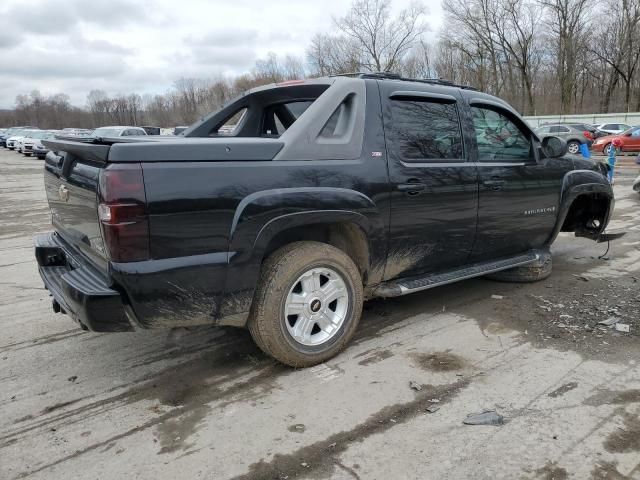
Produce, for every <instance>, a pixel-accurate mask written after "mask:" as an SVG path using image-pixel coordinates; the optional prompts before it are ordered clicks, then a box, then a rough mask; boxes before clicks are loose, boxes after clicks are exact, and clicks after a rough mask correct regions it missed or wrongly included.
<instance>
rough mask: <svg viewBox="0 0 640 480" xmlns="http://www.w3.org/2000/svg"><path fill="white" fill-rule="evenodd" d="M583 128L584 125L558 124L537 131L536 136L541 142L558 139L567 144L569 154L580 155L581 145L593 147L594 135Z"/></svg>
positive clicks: (545, 126) (539, 128)
mask: <svg viewBox="0 0 640 480" xmlns="http://www.w3.org/2000/svg"><path fill="white" fill-rule="evenodd" d="M575 125H577V126H579V127H583V126H584V124H562V123H556V124H553V125H544V126H542V127H538V128H537V129H535V130H534V131H535V133H536V135H538V137H539V138H540V140H544V139H545V138H547V137H558V138H561V139H563V140H564V141H565V142H567V148H568V150H569V153H571V154H573V155H576V154H578V153H580V145H581V144H586V145H587V147H590V146H591V143H592V142H593V135H592V134H591V132H590V131H589V130H586V129H584V128H578V127H576V126H575Z"/></svg>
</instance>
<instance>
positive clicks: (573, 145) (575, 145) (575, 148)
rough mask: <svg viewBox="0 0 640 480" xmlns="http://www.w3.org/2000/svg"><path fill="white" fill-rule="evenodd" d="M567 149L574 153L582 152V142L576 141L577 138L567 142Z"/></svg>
mask: <svg viewBox="0 0 640 480" xmlns="http://www.w3.org/2000/svg"><path fill="white" fill-rule="evenodd" d="M567 151H568V152H569V153H570V154H572V155H577V154H578V153H580V142H576V141H575V140H571V141H570V142H568V143H567Z"/></svg>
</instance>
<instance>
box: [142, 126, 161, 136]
mask: <svg viewBox="0 0 640 480" xmlns="http://www.w3.org/2000/svg"><path fill="white" fill-rule="evenodd" d="M142 128H143V129H144V131H145V132H147V135H160V130H161V128H160V127H142Z"/></svg>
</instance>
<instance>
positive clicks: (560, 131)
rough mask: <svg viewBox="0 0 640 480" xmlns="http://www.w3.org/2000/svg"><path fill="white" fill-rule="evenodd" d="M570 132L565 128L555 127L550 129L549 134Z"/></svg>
mask: <svg viewBox="0 0 640 480" xmlns="http://www.w3.org/2000/svg"><path fill="white" fill-rule="evenodd" d="M570 131H571V130H569V129H568V128H567V127H562V126H557V127H551V133H569V132H570Z"/></svg>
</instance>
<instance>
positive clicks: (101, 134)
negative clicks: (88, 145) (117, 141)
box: [91, 127, 147, 138]
mask: <svg viewBox="0 0 640 480" xmlns="http://www.w3.org/2000/svg"><path fill="white" fill-rule="evenodd" d="M139 135H143V136H146V135H147V132H146V131H145V130H144V128H140V127H100V128H96V129H95V130H94V131H93V133H92V134H91V136H92V137H93V138H114V137H129V136H134V137H135V136H139Z"/></svg>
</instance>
